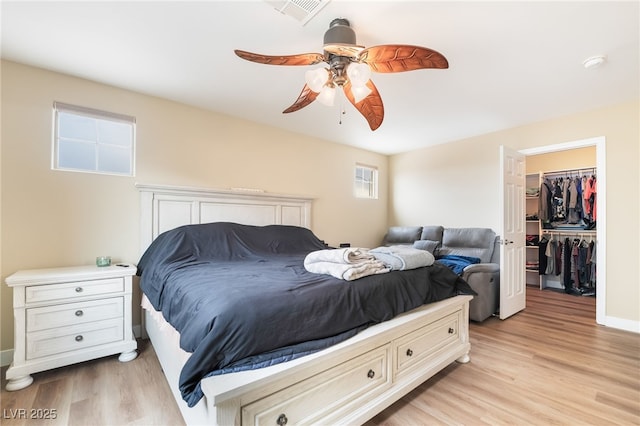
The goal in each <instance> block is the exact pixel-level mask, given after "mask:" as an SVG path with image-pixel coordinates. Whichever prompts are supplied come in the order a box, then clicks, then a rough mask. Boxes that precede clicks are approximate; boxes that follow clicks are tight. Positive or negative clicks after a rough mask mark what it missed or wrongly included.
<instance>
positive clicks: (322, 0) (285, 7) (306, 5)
mask: <svg viewBox="0 0 640 426" xmlns="http://www.w3.org/2000/svg"><path fill="white" fill-rule="evenodd" d="M264 1H265V2H267V3H269V4H270V5H271V6H273V7H274V8H275V9H276V10H277V11H278V12H280V13H282V14H283V15H288V16H291V17H292V18H294V19H295V20H297V21H300V23H302V25H305V24H306V23H307V22H309V21H310V20H311V19H312V18H313V17H314V16H316V14H317V13H318V12H320V10H321V9H322V8H323V7H325V6H326V5H327V3H329V1H330V0H264Z"/></svg>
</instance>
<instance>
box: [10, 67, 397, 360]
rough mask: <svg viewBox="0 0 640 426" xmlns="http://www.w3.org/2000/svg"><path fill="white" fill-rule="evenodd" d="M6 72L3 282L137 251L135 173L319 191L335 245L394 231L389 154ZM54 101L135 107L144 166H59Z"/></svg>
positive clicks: (325, 233) (318, 210)
mask: <svg viewBox="0 0 640 426" xmlns="http://www.w3.org/2000/svg"><path fill="white" fill-rule="evenodd" d="M1 71H2V104H1V106H2V116H1V118H2V133H1V137H2V145H1V149H2V156H1V160H2V162H1V166H2V168H1V174H2V177H1V178H2V181H1V182H2V196H1V202H2V212H1V220H2V222H1V224H2V226H1V229H2V233H1V238H2V239H1V247H2V251H1V253H2V257H1V258H0V262H1V263H0V265H1V270H0V275H1V278H2V281H3V282H4V279H5V278H6V277H7V276H8V275H10V274H12V273H14V272H16V271H17V270H20V269H27V268H39V267H54V266H69V265H78V264H92V263H93V262H95V257H96V256H98V255H110V256H112V257H113V258H114V260H122V261H130V262H137V260H138V255H139V253H138V250H139V229H138V228H139V225H138V222H139V219H138V192H137V191H136V189H135V188H134V183H135V182H142V183H151V184H171V185H180V186H196V187H211V188H231V187H244V188H260V189H264V190H266V191H268V192H274V193H284V194H298V195H311V196H313V197H315V198H316V200H315V202H314V206H313V210H312V229H313V231H314V232H315V233H316V235H318V236H319V237H320V238H322V239H324V240H325V241H327V242H328V243H329V244H338V243H340V242H351V243H352V244H354V245H359V246H373V245H374V244H377V243H379V241H380V239H381V238H382V236H383V234H384V231H385V229H386V226H387V222H388V221H387V204H388V198H387V192H388V185H387V176H388V158H387V156H384V155H379V154H375V153H372V152H368V151H364V150H361V149H356V148H351V147H347V146H343V145H338V144H333V143H327V142H324V141H321V140H319V139H313V138H309V137H306V136H301V135H298V134H293V133H288V132H283V131H280V130H277V129H274V128H270V127H266V126H262V125H259V124H255V123H251V122H246V121H241V120H237V119H235V118H232V117H228V116H225V115H222V114H216V113H213V112H210V111H205V110H202V109H197V108H192V107H188V106H185V105H182V104H178V103H175V102H171V101H167V100H163V99H159V98H154V97H149V96H145V95H141V94H138V93H133V92H130V91H126V90H121V89H116V88H113V87H109V86H105V85H101V84H97V83H94V82H90V81H86V80H82V79H78V78H74V77H70V76H66V75H61V74H57V73H53V72H48V71H44V70H41V69H36V68H32V67H27V66H23V65H20V64H16V63H12V62H5V61H3V62H2V69H1ZM54 101H61V102H66V103H71V104H77V105H82V106H86V107H91V108H97V109H102V110H106V111H113V112H118V113H123V114H128V115H132V116H135V117H136V119H137V158H136V160H137V161H136V168H137V176H136V177H135V178H127V177H116V176H104V175H97V174H85V173H73V172H61V171H52V170H51V167H50V164H51V134H52V129H51V124H52V105H53V102H54ZM356 162H358V163H364V164H369V165H374V166H377V167H378V168H379V172H380V187H379V191H380V197H379V199H378V200H359V199H355V198H354V197H353V195H352V194H353V188H352V181H353V173H354V166H355V163H356ZM1 288H2V291H1V293H0V294H1V297H2V300H1V305H0V306H1V314H0V315H1V318H0V320H1V323H2V326H1V333H2V336H1V337H2V339H1V342H0V350H8V349H11V348H13V316H12V300H11V298H12V292H11V289H9V288H8V287H6V285H4V284H2V286H1ZM137 311H138V310H137V309H136V310H134V323H139V314H138V312H137Z"/></svg>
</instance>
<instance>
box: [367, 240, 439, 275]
mask: <svg viewBox="0 0 640 426" xmlns="http://www.w3.org/2000/svg"><path fill="white" fill-rule="evenodd" d="M369 254H371V255H373V256H374V257H375V258H376V259H377V260H380V261H382V262H383V263H384V264H385V265H387V266H388V267H389V268H391V269H392V270H395V271H405V270H407V269H416V268H421V267H423V266H431V265H433V263H434V262H435V258H434V257H433V254H431V253H430V252H428V251H426V250H420V249H417V248H414V247H411V246H388V247H376V248H374V249H371V250H369Z"/></svg>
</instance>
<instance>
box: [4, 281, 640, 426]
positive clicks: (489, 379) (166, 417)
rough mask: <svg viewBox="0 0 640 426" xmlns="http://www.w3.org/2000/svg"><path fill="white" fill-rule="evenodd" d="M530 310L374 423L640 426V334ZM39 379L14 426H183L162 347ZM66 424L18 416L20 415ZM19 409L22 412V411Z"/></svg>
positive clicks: (534, 300)
mask: <svg viewBox="0 0 640 426" xmlns="http://www.w3.org/2000/svg"><path fill="white" fill-rule="evenodd" d="M527 290H528V291H527V293H528V295H527V309H526V310H525V311H523V312H520V313H519V314H517V315H515V316H514V317H512V318H510V319H508V320H506V321H500V320H499V319H496V318H490V319H488V320H487V321H485V322H483V323H482V324H476V323H471V326H470V328H471V329H470V335H471V351H472V352H471V362H470V363H469V364H464V365H463V364H457V363H454V364H452V365H450V366H449V367H447V368H446V369H445V370H443V371H442V372H440V373H439V374H437V375H436V376H435V377H433V378H432V379H431V380H429V381H427V382H426V383H424V384H423V385H421V386H420V387H418V388H417V389H416V390H415V391H413V392H411V393H410V394H408V395H407V396H406V397H404V398H402V399H401V400H400V401H398V402H397V403H395V404H394V405H392V406H391V407H389V408H388V409H386V410H385V411H383V412H382V413H381V414H379V415H378V416H376V417H375V418H373V419H372V420H371V421H369V422H368V423H367V424H366V426H374V425H389V426H391V425H397V426H400V425H402V426H407V425H439V424H443V425H483V424H487V425H502V424H515V425H525V424H531V425H537V424H539V425H549V424H560V425H581V424H585V425H586V424H592V425H610V424H619V425H639V424H640V335H637V334H634V333H629V332H623V331H619V330H614V329H610V328H606V327H601V326H597V325H595V299H594V298H588V297H579V296H570V295H565V294H562V293H556V292H552V291H539V290H537V289H533V288H529V289H527ZM139 347H140V356H139V357H138V358H137V359H136V360H134V361H132V362H129V363H120V362H118V361H117V357H108V358H103V359H100V360H95V361H90V362H86V363H82V364H78V365H76V366H71V367H65V368H59V369H56V370H52V371H47V372H42V373H38V374H35V375H34V379H35V381H34V384H33V385H31V386H30V387H28V388H26V389H23V390H21V391H17V392H7V391H5V390H4V386H5V380H4V373H5V371H6V367H5V368H2V378H3V379H2V392H1V394H0V398H1V401H0V402H1V407H2V417H1V418H0V422H1V423H2V424H7V425H16V426H17V425H23V424H43V425H45V424H46V425H67V424H68V425H76V424H77V425H83V426H87V425H154V424H156V425H182V424H184V423H183V421H182V418H181V416H180V413H179V410H178V408H177V406H176V404H175V402H174V401H173V399H172V397H171V395H170V391H169V387H168V385H167V383H166V381H165V379H164V376H163V375H162V371H161V369H160V365H159V364H158V361H157V359H156V356H155V353H154V352H153V348H152V347H151V345H150V344H149V343H148V341H139ZM32 408H34V409H55V410H56V416H57V418H56V419H54V420H42V421H38V422H34V421H26V420H24V419H12V418H11V417H12V416H13V415H12V413H16V411H15V410H16V409H25V410H26V413H27V415H28V414H29V411H30V409H32ZM12 410H13V411H12Z"/></svg>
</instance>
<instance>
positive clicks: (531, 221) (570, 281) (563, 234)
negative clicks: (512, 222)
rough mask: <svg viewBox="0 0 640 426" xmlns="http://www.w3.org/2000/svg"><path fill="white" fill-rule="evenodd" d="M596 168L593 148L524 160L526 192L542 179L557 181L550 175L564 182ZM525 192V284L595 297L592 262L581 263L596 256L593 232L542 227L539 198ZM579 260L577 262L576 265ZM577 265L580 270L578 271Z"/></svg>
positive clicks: (533, 156) (592, 230)
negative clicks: (525, 162) (558, 264)
mask: <svg viewBox="0 0 640 426" xmlns="http://www.w3.org/2000/svg"><path fill="white" fill-rule="evenodd" d="M595 164H596V149H595V147H587V148H579V149H571V150H567V151H561V152H554V153H549V154H540V155H532V156H527V183H526V185H527V188H534V187H536V186H538V187H539V184H540V183H541V182H542V179H544V177H545V175H546V176H548V177H551V178H554V177H560V176H559V175H558V174H554V173H552V172H559V171H561V173H560V174H562V175H563V177H564V178H566V177H572V176H575V175H576V173H577V174H580V175H583V174H584V172H588V173H589V174H595V173H597V170H596V169H595ZM594 172H595V173H594ZM527 192H528V193H527V200H526V209H527V210H526V212H527V235H529V236H530V237H528V238H529V242H528V243H527V248H526V256H527V258H526V281H527V284H528V285H531V286H536V287H540V288H541V289H543V288H556V289H561V290H565V291H567V292H571V293H573V294H582V295H595V262H594V263H591V262H589V264H588V267H585V265H583V262H582V261H583V260H584V258H585V257H588V259H589V260H591V255H592V254H593V256H595V254H596V251H597V250H596V249H597V241H596V231H595V228H594V229H583V228H584V226H576V225H573V226H572V225H571V224H569V225H567V226H564V227H556V228H551V227H548V226H542V224H541V222H540V221H539V220H538V219H539V217H538V215H539V211H538V205H539V196H540V194H539V193H532V192H531V191H529V190H528V191H527ZM534 214H535V216H534ZM545 228H547V229H545ZM572 228H574V229H572ZM592 228H593V227H592ZM552 249H553V254H554V258H556V259H558V257H559V258H560V259H561V261H560V260H559V262H561V263H560V265H561V267H560V268H556V265H555V264H552V265H551V264H550V263H552V262H548V260H550V258H549V257H548V256H547V255H549V254H550V253H551V251H552ZM558 249H559V250H561V256H556V254H560V253H559V252H557V251H556V250H558ZM568 249H570V250H568ZM567 256H570V257H571V258H572V259H573V262H571V261H568V260H567V259H566V258H567ZM573 256H576V257H573ZM578 256H579V257H578ZM578 259H580V262H577V260H578ZM594 260H595V257H594ZM577 265H579V266H580V268H577ZM552 266H553V268H551V267H552Z"/></svg>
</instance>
